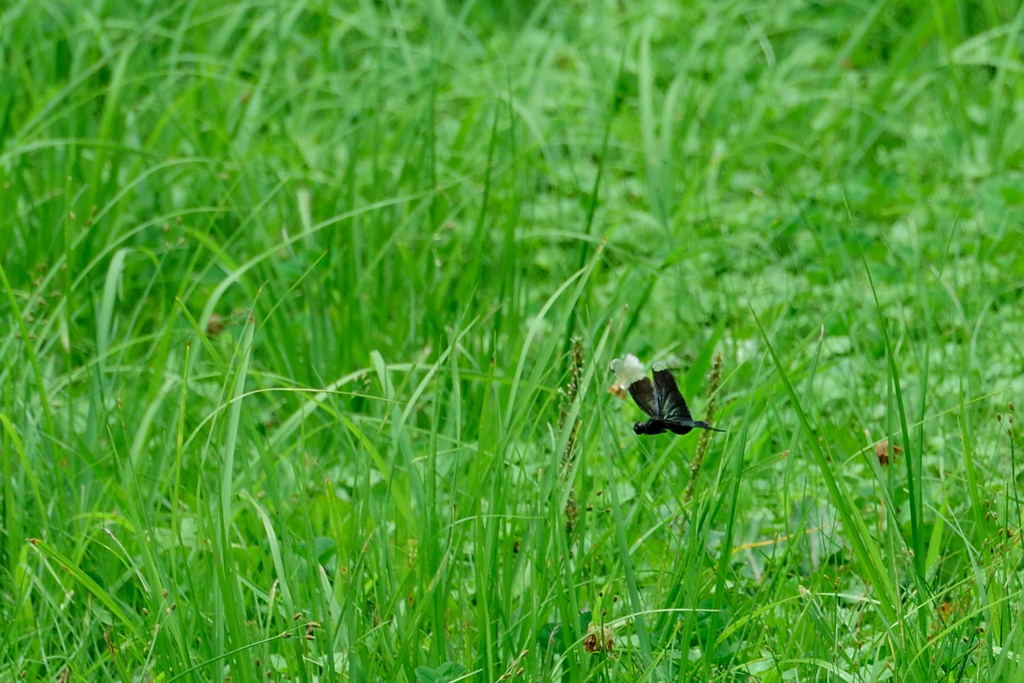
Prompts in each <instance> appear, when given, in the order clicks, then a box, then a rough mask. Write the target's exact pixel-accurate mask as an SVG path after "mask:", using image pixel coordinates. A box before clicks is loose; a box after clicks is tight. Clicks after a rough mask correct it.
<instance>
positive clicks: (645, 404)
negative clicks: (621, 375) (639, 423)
mask: <svg viewBox="0 0 1024 683" xmlns="http://www.w3.org/2000/svg"><path fill="white" fill-rule="evenodd" d="M629 395H630V396H632V397H633V400H634V401H636V404H637V405H638V406H640V410H642V411H644V412H645V413H647V414H648V415H650V416H651V417H656V416H657V415H656V413H657V412H658V404H657V403H655V402H654V385H653V384H651V378H650V377H644V378H643V379H638V380H637V381H635V382H633V383H632V384H630V385H629Z"/></svg>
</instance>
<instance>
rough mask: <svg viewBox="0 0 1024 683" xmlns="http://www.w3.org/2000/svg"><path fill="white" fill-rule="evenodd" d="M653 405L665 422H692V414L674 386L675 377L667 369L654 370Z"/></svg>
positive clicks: (677, 388)
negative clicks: (654, 398)
mask: <svg viewBox="0 0 1024 683" xmlns="http://www.w3.org/2000/svg"><path fill="white" fill-rule="evenodd" d="M654 392H655V396H656V400H655V405H656V406H657V407H658V412H659V413H660V415H658V417H660V418H661V419H662V420H665V421H666V422H692V421H693V416H692V415H690V409H689V408H687V407H686V401H684V400H683V395H682V394H680V393H679V387H677V386H676V378H675V377H673V376H672V373H671V372H669V371H668V370H655V371H654Z"/></svg>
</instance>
